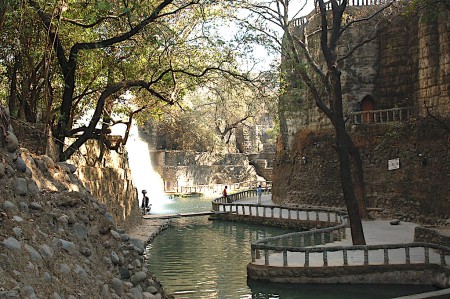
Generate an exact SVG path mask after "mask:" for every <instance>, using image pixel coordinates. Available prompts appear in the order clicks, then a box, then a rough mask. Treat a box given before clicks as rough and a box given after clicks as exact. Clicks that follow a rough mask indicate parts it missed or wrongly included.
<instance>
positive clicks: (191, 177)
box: [151, 151, 257, 192]
mask: <svg viewBox="0 0 450 299" xmlns="http://www.w3.org/2000/svg"><path fill="white" fill-rule="evenodd" d="M151 157H152V162H153V163H154V165H153V167H154V169H155V170H156V171H157V172H158V173H159V174H160V175H161V178H162V179H163V180H164V185H165V191H166V192H180V190H181V187H191V186H198V185H209V184H224V185H227V184H228V185H230V184H231V183H236V182H245V181H256V179H257V176H256V171H255V169H254V167H253V166H251V165H250V164H249V161H248V157H247V156H246V155H244V154H212V153H206V152H202V153H199V152H186V151H154V152H152V153H151Z"/></svg>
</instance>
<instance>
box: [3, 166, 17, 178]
mask: <svg viewBox="0 0 450 299" xmlns="http://www.w3.org/2000/svg"><path fill="white" fill-rule="evenodd" d="M5 168H6V175H7V176H8V177H9V178H12V177H13V176H14V175H15V174H16V172H15V171H14V169H13V168H12V167H11V165H9V164H7V165H5Z"/></svg>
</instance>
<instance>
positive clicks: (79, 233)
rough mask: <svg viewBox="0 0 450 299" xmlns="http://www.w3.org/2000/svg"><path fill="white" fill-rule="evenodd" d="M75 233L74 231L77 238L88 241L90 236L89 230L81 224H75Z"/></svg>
mask: <svg viewBox="0 0 450 299" xmlns="http://www.w3.org/2000/svg"><path fill="white" fill-rule="evenodd" d="M73 231H74V233H75V236H76V237H77V238H78V239H83V240H84V239H86V238H87V236H88V230H87V228H86V227H85V226H84V225H83V224H80V223H75V224H74V225H73Z"/></svg>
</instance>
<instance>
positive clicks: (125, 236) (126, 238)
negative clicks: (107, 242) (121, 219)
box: [120, 234, 130, 242]
mask: <svg viewBox="0 0 450 299" xmlns="http://www.w3.org/2000/svg"><path fill="white" fill-rule="evenodd" d="M120 239H121V240H122V241H124V242H126V241H128V240H130V236H129V235H127V234H121V235H120Z"/></svg>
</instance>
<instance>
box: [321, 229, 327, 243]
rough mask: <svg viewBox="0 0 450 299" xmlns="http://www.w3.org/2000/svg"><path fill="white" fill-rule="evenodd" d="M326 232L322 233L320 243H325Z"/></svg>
mask: <svg viewBox="0 0 450 299" xmlns="http://www.w3.org/2000/svg"><path fill="white" fill-rule="evenodd" d="M325 244H326V243H325V232H322V233H321V234H320V245H325Z"/></svg>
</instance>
